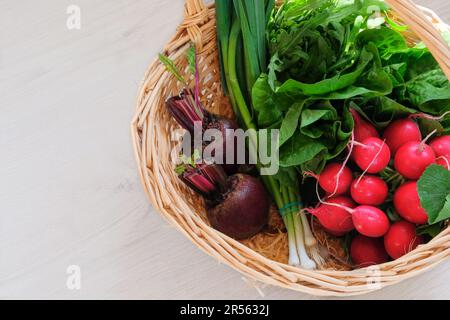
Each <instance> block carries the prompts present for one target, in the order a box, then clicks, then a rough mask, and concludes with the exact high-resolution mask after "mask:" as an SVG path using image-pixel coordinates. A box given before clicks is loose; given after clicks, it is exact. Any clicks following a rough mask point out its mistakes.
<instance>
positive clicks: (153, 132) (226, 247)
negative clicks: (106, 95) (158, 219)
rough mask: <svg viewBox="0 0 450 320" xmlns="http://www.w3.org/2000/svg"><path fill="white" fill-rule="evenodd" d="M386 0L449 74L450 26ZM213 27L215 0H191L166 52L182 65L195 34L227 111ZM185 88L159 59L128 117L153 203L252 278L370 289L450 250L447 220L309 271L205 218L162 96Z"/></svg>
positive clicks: (204, 83) (213, 94) (220, 108)
mask: <svg viewBox="0 0 450 320" xmlns="http://www.w3.org/2000/svg"><path fill="white" fill-rule="evenodd" d="M387 2H388V3H389V4H390V6H391V8H392V13H393V15H394V16H397V17H399V18H400V19H401V20H403V21H405V22H406V23H407V24H408V25H409V26H410V30H412V31H413V32H414V33H411V35H410V37H412V39H416V40H417V38H420V39H422V40H423V41H424V42H425V44H426V45H427V46H428V48H429V49H430V51H431V52H432V53H433V55H434V56H435V58H436V60H437V61H438V62H439V63H440V65H441V67H442V69H443V70H444V72H445V73H446V75H447V77H448V78H450V52H449V51H450V50H449V48H448V46H447V45H446V44H445V42H444V41H443V40H442V37H441V36H440V33H439V32H438V31H437V30H436V27H437V28H440V29H443V28H448V27H447V26H446V25H445V24H444V23H443V22H442V21H441V20H440V19H439V18H438V17H437V16H435V14H434V13H433V12H431V11H430V10H428V9H425V8H420V7H417V6H415V5H414V4H413V3H412V2H411V1H409V0H398V1H394V0H389V1H387ZM433 24H434V26H433ZM215 32H216V31H215V11H214V6H213V4H211V5H205V3H204V2H203V0H187V1H186V6H185V19H184V21H183V22H182V23H181V24H180V26H179V28H178V30H177V32H176V34H175V36H174V37H173V38H172V40H171V41H170V42H169V43H168V44H167V45H166V47H165V48H164V53H165V54H167V55H168V56H169V58H171V59H172V60H173V61H175V63H176V65H177V66H178V67H179V68H180V69H181V70H185V69H186V68H187V66H188V62H187V61H186V58H185V53H186V50H187V49H188V48H189V46H190V43H191V42H193V43H195V45H196V48H197V51H198V54H199V67H200V75H201V82H200V83H201V88H202V91H201V96H202V99H203V100H204V102H205V103H204V104H205V105H206V106H207V107H208V109H209V110H211V111H213V112H214V113H216V114H221V115H225V116H228V117H230V116H231V115H232V111H231V109H230V107H229V105H228V104H227V102H226V99H225V98H224V97H223V94H222V92H221V87H220V74H219V64H218V57H217V49H216V38H215ZM181 88H182V85H181V84H180V83H178V82H177V80H176V79H175V78H174V77H173V76H172V75H171V74H170V73H168V72H166V70H165V67H164V66H163V65H162V64H161V63H160V62H159V60H158V59H155V61H154V62H153V63H152V64H151V66H150V67H149V69H148V70H147V72H146V73H145V76H144V80H143V82H142V84H141V87H140V90H139V94H138V100H137V110H136V114H135V116H134V118H133V120H132V125H131V129H132V137H133V146H134V150H135V154H136V158H137V162H138V167H139V174H140V178H141V180H142V183H143V185H144V189H145V192H146V194H147V196H148V197H149V199H150V201H151V203H152V205H153V207H154V208H155V209H156V210H157V211H158V212H160V213H161V215H162V216H163V217H165V218H166V219H167V220H168V221H169V223H171V224H172V225H173V226H175V227H176V228H177V229H179V230H180V231H181V232H182V233H183V234H184V235H185V236H186V237H188V238H189V239H190V240H191V241H192V242H194V243H195V244H196V245H197V246H198V247H200V248H201V249H202V250H203V251H204V252H206V253H207V254H209V255H211V256H213V257H215V258H216V259H217V260H219V261H220V262H223V263H226V264H227V265H230V266H231V267H233V268H234V269H236V270H238V271H240V272H241V273H242V274H244V275H245V276H246V277H248V278H251V279H253V280H256V281H259V282H262V283H265V284H270V285H276V286H281V287H284V288H289V289H292V290H297V291H301V292H305V293H309V294H312V295H317V296H330V295H332V296H348V295H357V294H363V293H368V292H371V291H374V290H377V289H380V288H382V287H385V286H387V285H392V284H395V283H398V282H400V281H402V280H405V279H407V278H411V277H414V276H416V275H418V274H420V273H422V272H424V271H426V270H428V269H431V268H433V267H434V266H436V265H437V264H438V263H440V262H442V261H443V260H445V259H446V258H448V257H449V256H450V227H447V229H446V230H444V231H443V232H441V234H440V235H439V236H437V237H435V238H434V239H433V240H432V241H431V242H429V243H427V244H425V245H422V246H420V247H418V248H417V249H416V250H414V251H413V252H411V253H410V254H408V255H406V256H404V257H402V258H400V259H398V260H395V261H393V262H389V263H386V264H383V265H380V266H378V267H377V268H376V269H373V268H368V269H360V270H354V271H336V270H317V271H311V270H304V269H300V268H297V267H292V266H289V265H287V264H283V263H279V262H276V261H273V260H270V259H268V258H266V257H264V256H262V255H260V254H258V253H257V252H255V251H254V250H252V249H250V248H249V247H247V246H245V245H244V244H242V243H241V242H238V241H235V240H233V239H231V238H229V237H227V236H225V235H223V234H221V233H219V232H218V231H216V230H214V229H213V228H211V227H210V226H209V225H208V223H207V220H206V219H205V210H204V206H203V201H202V200H201V199H200V197H199V196H197V195H195V194H194V193H193V192H192V191H191V190H189V189H188V188H187V187H185V186H184V185H183V184H182V183H181V182H180V181H179V179H178V177H177V176H176V174H175V172H174V170H173V161H171V152H172V149H173V147H174V145H175V141H174V138H175V137H174V133H175V132H176V131H177V130H178V129H179V126H178V125H177V124H176V123H175V121H173V120H172V118H171V116H170V115H169V114H168V112H167V111H166V108H165V104H164V102H165V100H166V99H167V98H168V97H169V96H171V95H174V94H177V93H178V92H179V90H180V89H181ZM206 101H208V102H207V103H206ZM374 277H376V278H377V280H378V281H379V284H378V285H376V286H374V285H371V281H372V280H373V279H374Z"/></svg>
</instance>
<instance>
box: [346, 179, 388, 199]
mask: <svg viewBox="0 0 450 320" xmlns="http://www.w3.org/2000/svg"><path fill="white" fill-rule="evenodd" d="M388 192H389V190H388V186H387V184H386V182H384V180H383V179H381V178H379V177H376V176H370V175H369V176H363V177H360V178H357V179H355V180H354V181H353V183H352V186H351V188H350V193H351V195H352V198H353V200H355V201H356V202H357V203H359V204H362V205H370V206H379V205H381V204H383V203H384V202H385V201H386V198H387V196H388Z"/></svg>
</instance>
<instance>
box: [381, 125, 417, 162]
mask: <svg viewBox="0 0 450 320" xmlns="http://www.w3.org/2000/svg"><path fill="white" fill-rule="evenodd" d="M383 138H384V139H386V144H387V145H388V146H389V149H390V150H391V152H392V154H395V153H396V152H397V150H398V149H399V148H400V147H401V146H402V145H404V144H405V143H407V142H420V140H422V134H421V133H420V129H419V126H418V125H417V123H416V122H414V121H413V120H411V119H400V120H396V121H394V122H392V123H391V124H390V125H389V126H388V127H387V128H386V130H385V131H384V135H383Z"/></svg>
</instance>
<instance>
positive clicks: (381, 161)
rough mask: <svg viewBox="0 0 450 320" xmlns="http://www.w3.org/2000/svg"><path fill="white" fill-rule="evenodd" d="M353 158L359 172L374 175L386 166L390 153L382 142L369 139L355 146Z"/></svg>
mask: <svg viewBox="0 0 450 320" xmlns="http://www.w3.org/2000/svg"><path fill="white" fill-rule="evenodd" d="M353 158H354V160H355V162H356V164H357V165H358V166H359V167H360V168H361V170H363V171H367V172H368V173H372V174H374V173H378V172H380V171H383V170H384V169H385V168H386V167H387V166H388V164H389V161H390V160H391V152H390V151H389V148H388V146H387V145H386V143H385V142H384V141H383V140H381V139H379V138H374V137H371V138H367V139H365V140H364V141H363V142H362V143H361V144H357V145H356V146H355V150H354V152H353Z"/></svg>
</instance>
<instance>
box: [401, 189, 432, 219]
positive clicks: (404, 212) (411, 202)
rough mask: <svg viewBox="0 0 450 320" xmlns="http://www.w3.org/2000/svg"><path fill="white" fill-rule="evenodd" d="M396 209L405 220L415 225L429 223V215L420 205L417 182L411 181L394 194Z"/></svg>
mask: <svg viewBox="0 0 450 320" xmlns="http://www.w3.org/2000/svg"><path fill="white" fill-rule="evenodd" d="M394 207H395V210H396V211H397V213H398V214H399V215H400V216H401V217H402V218H403V219H405V220H407V221H409V222H412V223H415V224H425V223H427V222H428V215H427V213H426V211H425V210H424V209H423V208H422V206H421V205H420V198H419V193H418V191H417V182H415V181H410V182H406V183H405V184H403V185H401V186H400V187H398V188H397V190H396V191H395V193H394Z"/></svg>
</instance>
